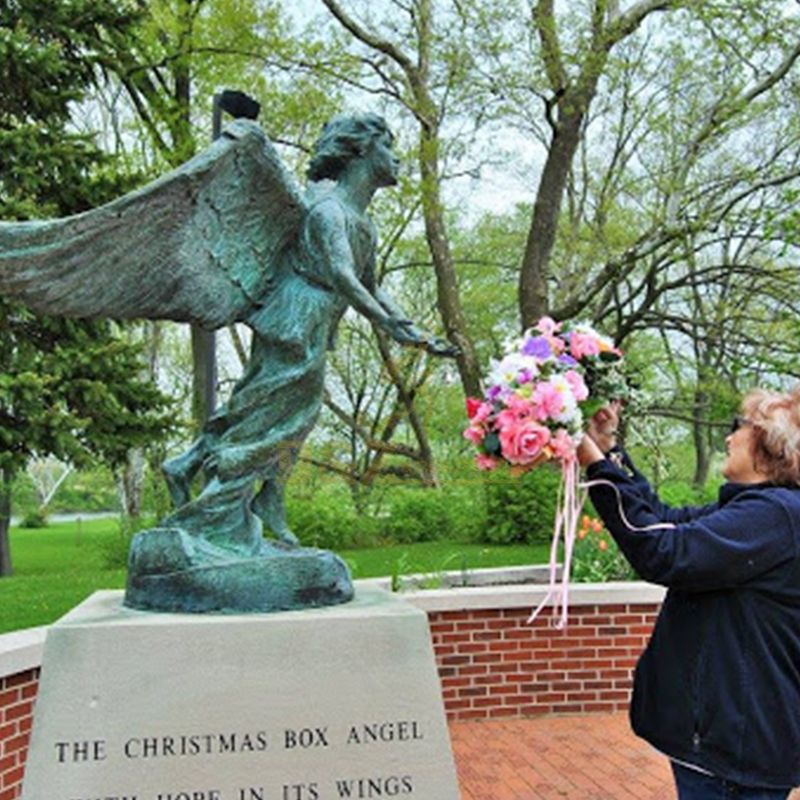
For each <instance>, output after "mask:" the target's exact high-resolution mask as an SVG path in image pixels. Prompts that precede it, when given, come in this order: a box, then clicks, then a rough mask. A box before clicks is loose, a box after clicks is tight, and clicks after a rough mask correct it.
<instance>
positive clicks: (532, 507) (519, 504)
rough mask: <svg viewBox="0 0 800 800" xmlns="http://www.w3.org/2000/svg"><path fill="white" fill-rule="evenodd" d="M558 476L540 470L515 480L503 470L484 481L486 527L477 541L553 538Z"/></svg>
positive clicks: (505, 541)
mask: <svg viewBox="0 0 800 800" xmlns="http://www.w3.org/2000/svg"><path fill="white" fill-rule="evenodd" d="M560 484H561V474H560V473H559V472H558V471H556V470H555V469H549V468H541V469H534V470H531V471H530V472H526V473H525V474H523V475H521V476H518V477H515V476H513V475H511V474H510V472H508V471H506V470H497V471H496V472H492V473H490V474H489V475H488V476H487V477H486V480H485V485H484V494H485V502H486V524H485V526H484V528H483V533H482V535H481V536H480V539H479V540H480V541H485V542H493V543H498V544H500V543H502V544H510V543H512V542H529V543H533V542H547V541H549V540H550V538H551V537H552V535H553V523H554V521H555V509H556V501H557V497H558V489H559V486H560Z"/></svg>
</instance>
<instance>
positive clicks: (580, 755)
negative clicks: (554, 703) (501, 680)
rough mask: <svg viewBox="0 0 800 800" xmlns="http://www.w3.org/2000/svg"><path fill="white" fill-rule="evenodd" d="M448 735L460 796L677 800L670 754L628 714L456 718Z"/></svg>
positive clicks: (796, 799)
mask: <svg viewBox="0 0 800 800" xmlns="http://www.w3.org/2000/svg"><path fill="white" fill-rule="evenodd" d="M450 736H451V739H452V743H453V752H454V754H455V759H456V765H457V768H458V778H459V784H460V787H461V798H462V800H564V798H569V799H570V800H675V790H674V788H673V783H672V773H671V771H670V768H669V764H668V762H667V760H666V759H665V758H664V757H663V756H661V755H659V754H658V753H657V752H656V751H655V750H653V748H652V747H650V745H648V744H647V743H646V742H644V741H642V740H641V739H639V738H637V737H636V736H634V735H633V733H631V730H630V728H629V726H628V716H627V714H625V713H620V714H592V715H588V716H555V715H550V716H543V717H537V718H535V719H522V720H520V719H515V720H509V721H486V722H484V721H480V722H452V723H450ZM790 800H800V790H797V791H795V792H793V793H792V795H791V798H790Z"/></svg>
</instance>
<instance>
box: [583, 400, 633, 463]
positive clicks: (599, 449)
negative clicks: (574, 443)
mask: <svg viewBox="0 0 800 800" xmlns="http://www.w3.org/2000/svg"><path fill="white" fill-rule="evenodd" d="M621 410H622V403H620V402H619V400H614V401H613V402H611V403H609V405H607V406H604V407H603V408H601V409H600V410H599V411H597V412H596V413H595V414H594V415H593V416H592V418H591V419H590V420H589V424H588V426H587V428H586V435H585V436H584V437H583V439H581V443H580V444H579V445H578V461H579V462H580V464H581V466H582V467H586V466H588V465H589V464H593V463H595V462H596V461H602V460H603V459H604V458H605V454H606V453H607V452H608V451H609V450H611V448H612V447H614V445H616V443H617V428H618V427H619V415H620V412H621Z"/></svg>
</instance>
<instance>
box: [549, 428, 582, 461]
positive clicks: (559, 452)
mask: <svg viewBox="0 0 800 800" xmlns="http://www.w3.org/2000/svg"><path fill="white" fill-rule="evenodd" d="M547 447H548V449H549V450H550V452H551V453H552V454H553V456H554V457H555V458H558V459H560V460H562V461H567V462H570V461H572V460H573V459H574V458H575V450H576V445H575V442H574V441H573V439H572V437H571V436H570V435H569V434H568V433H567V431H566V430H565V429H564V428H559V429H558V430H557V431H556V433H555V435H554V436H551V437H550V441H549V443H548V445H547Z"/></svg>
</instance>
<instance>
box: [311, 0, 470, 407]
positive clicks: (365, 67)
mask: <svg viewBox="0 0 800 800" xmlns="http://www.w3.org/2000/svg"><path fill="white" fill-rule="evenodd" d="M322 3H323V4H324V5H325V7H326V8H327V9H328V11H329V12H330V14H331V16H332V19H334V20H335V21H336V22H337V23H338V25H340V26H341V28H342V29H343V30H344V31H345V32H346V34H347V39H346V41H347V42H348V44H349V46H350V48H351V49H350V52H351V58H352V59H353V60H354V61H355V63H356V64H358V65H359V66H360V67H361V69H360V71H359V73H358V74H356V75H355V76H352V75H351V76H348V86H349V87H350V88H351V89H355V90H358V91H360V92H363V93H364V94H365V95H366V96H371V97H373V98H374V97H378V98H382V99H383V100H384V101H385V102H388V103H392V104H397V106H398V107H399V108H400V109H402V110H403V111H404V112H407V113H410V114H411V115H412V116H413V118H414V121H415V122H416V125H417V142H416V161H417V168H418V171H419V188H418V192H419V198H420V205H421V209H422V219H423V225H424V230H425V237H426V240H427V243H428V248H429V250H430V255H431V260H432V263H433V266H434V275H435V282H436V289H437V305H438V309H439V314H440V316H441V320H442V324H443V325H444V329H445V332H446V334H447V337H448V339H449V340H450V341H451V342H453V343H454V344H456V345H458V347H459V348H460V355H459V356H458V358H457V364H458V369H459V373H460V376H461V382H462V385H463V386H464V390H465V392H466V393H468V394H478V393H479V392H480V365H479V363H478V360H477V356H476V353H475V346H474V343H473V341H472V337H471V335H470V333H469V326H468V325H467V321H466V318H465V316H464V311H463V307H462V304H461V300H460V288H459V283H458V278H457V274H456V265H455V261H454V259H453V254H452V249H451V245H450V236H449V232H448V223H447V219H446V213H445V200H444V197H443V194H442V182H443V178H444V162H445V161H446V158H447V157H446V154H445V153H444V152H443V151H444V150H445V149H446V146H445V142H444V140H443V126H444V120H445V117H446V115H447V113H448V111H449V109H450V103H451V101H452V100H453V97H452V95H453V94H454V93H457V92H459V91H460V90H461V89H463V87H464V80H463V72H464V65H465V58H466V54H467V49H466V47H464V46H463V45H462V44H461V43H460V42H459V39H458V35H457V32H456V31H452V30H451V31H450V34H451V35H450V36H448V37H442V36H440V35H439V34H438V33H437V30H438V29H439V27H441V26H445V25H450V24H453V23H455V24H456V25H458V18H457V17H456V16H453V15H452V14H451V15H450V16H449V17H447V18H446V20H445V19H442V18H441V17H439V18H438V19H437V16H436V12H437V8H436V3H435V2H434V0H413V1H412V2H411V3H409V4H407V5H403V4H400V3H397V4H393V5H392V6H387V7H386V8H385V9H384V11H385V12H386V14H385V16H384V17H383V19H382V21H381V22H380V23H379V22H378V21H377V19H376V18H375V17H374V15H373V14H371V13H370V12H371V10H370V8H369V7H368V4H365V3H362V4H355V3H354V4H351V9H352V10H351V9H345V7H344V5H343V4H342V3H340V2H338V0H322ZM357 5H358V11H356V10H355V8H354V7H355V6H357ZM307 66H308V68H309V69H311V70H320V69H326V70H327V71H328V72H333V74H336V72H335V71H332V70H330V68H329V67H327V66H325V65H323V64H321V63H320V61H319V60H316V61H314V62H310V63H308V64H307Z"/></svg>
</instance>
